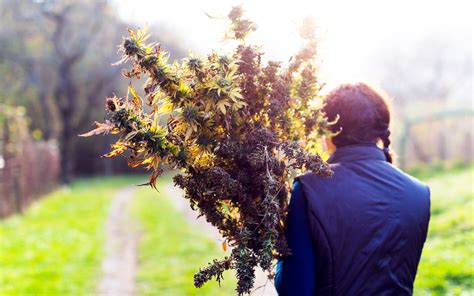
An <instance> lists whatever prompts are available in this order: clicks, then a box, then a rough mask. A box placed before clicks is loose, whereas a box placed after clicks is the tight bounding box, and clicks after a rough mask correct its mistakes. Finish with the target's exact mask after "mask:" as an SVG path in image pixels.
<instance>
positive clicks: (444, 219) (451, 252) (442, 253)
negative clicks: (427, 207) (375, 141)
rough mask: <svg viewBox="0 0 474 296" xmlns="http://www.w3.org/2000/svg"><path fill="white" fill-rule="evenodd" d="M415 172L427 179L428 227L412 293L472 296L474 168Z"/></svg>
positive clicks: (473, 290)
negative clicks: (429, 192)
mask: <svg viewBox="0 0 474 296" xmlns="http://www.w3.org/2000/svg"><path fill="white" fill-rule="evenodd" d="M440 171H443V172H444V173H440ZM415 175H417V176H418V177H420V178H421V179H423V180H426V182H427V183H428V184H429V185H430V189H431V221H430V228H429V234H428V239H427V241H426V244H425V248H424V250H423V254H422V259H421V263H420V266H419V268H418V275H417V278H416V282H415V294H417V295H446V294H450V295H461V294H463V295H472V294H474V282H473V280H474V244H473V243H474V216H473V215H474V188H473V186H474V182H473V181H474V167H473V166H454V167H450V168H448V169H446V168H437V169H435V170H431V173H430V170H429V169H421V170H419V171H418V172H415ZM431 175H433V176H432V177H430V176H431Z"/></svg>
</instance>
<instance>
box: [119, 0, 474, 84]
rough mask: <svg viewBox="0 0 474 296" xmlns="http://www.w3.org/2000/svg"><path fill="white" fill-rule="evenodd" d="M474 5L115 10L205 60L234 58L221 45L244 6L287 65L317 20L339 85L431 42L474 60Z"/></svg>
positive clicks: (160, 5)
mask: <svg viewBox="0 0 474 296" xmlns="http://www.w3.org/2000/svg"><path fill="white" fill-rule="evenodd" d="M471 2H472V3H474V1H461V0H450V1H433V0H432V1H424V0H418V1H416V0H397V1H380V0H379V1H375V0H372V1H369V0H357V1H354V0H346V1H338V0H332V1H329V0H326V1H321V0H290V1H269V0H253V1H230V0H229V1H227V0H199V1H197V0H194V1H193V0H173V1H160V0H114V2H113V3H115V5H116V7H117V10H118V12H119V14H120V15H121V17H122V18H124V19H125V20H126V21H130V22H133V23H135V24H137V25H140V26H143V25H145V24H154V23H158V24H164V25H165V26H166V27H167V28H168V29H171V30H172V32H173V33H174V34H176V38H177V39H179V40H181V41H182V42H183V44H184V47H185V48H189V49H192V50H194V51H197V52H198V53H206V52H208V51H210V50H211V49H217V50H219V49H220V50H226V45H225V44H223V43H222V42H221V39H222V36H223V35H224V30H225V28H226V21H225V20H222V19H219V18H220V17H224V16H225V15H226V14H227V13H228V11H229V10H230V8H231V7H232V6H233V5H238V4H243V5H244V8H245V9H246V11H247V13H248V15H249V16H250V17H251V18H252V20H254V21H255V22H256V23H257V24H258V27H259V29H258V30H257V32H255V33H253V34H252V36H251V38H250V40H249V41H251V42H252V43H254V44H259V45H261V46H262V48H263V51H264V52H265V53H266V58H267V59H277V60H281V61H287V60H288V58H289V57H290V56H291V55H292V54H293V53H295V52H296V51H297V50H298V48H299V45H300V40H299V38H298V24H299V23H300V22H301V20H302V19H303V18H304V17H307V16H311V17H313V18H314V19H315V20H316V23H317V24H318V27H319V29H318V36H319V38H320V40H321V41H320V46H319V53H320V54H319V57H320V59H321V70H320V76H321V79H322V80H323V81H325V82H327V83H328V84H329V85H336V84H339V83H342V82H354V81H368V82H372V81H370V80H374V76H373V75H371V73H370V71H371V70H372V69H373V64H374V63H373V60H376V59H377V55H378V54H379V52H381V50H383V49H384V48H390V47H392V48H397V49H399V50H403V49H404V48H408V49H409V48H410V46H411V45H413V44H415V43H416V42H417V41H419V40H421V39H423V37H424V36H429V35H430V34H431V35H432V36H435V38H436V36H449V38H453V40H454V41H453V42H451V43H450V46H451V47H452V50H451V51H450V52H451V53H452V54H454V55H456V54H458V53H457V51H456V50H457V49H458V48H459V47H462V48H468V49H470V50H471V53H472V47H473V46H472V42H473V41H472V40H473V38H472V36H473V35H472V30H473V27H472V22H473V21H472V13H471V12H472V11H474V8H473V7H472V6H474V5H472V4H471ZM206 14H209V15H212V16H215V17H216V19H210V18H209V17H208V16H207V15H206ZM443 38H445V37H443ZM459 42H461V43H462V46H461V44H460V43H459ZM457 43H459V44H457ZM471 62H472V59H471ZM373 82H375V83H377V81H373Z"/></svg>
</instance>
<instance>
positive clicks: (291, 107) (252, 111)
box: [83, 7, 331, 295]
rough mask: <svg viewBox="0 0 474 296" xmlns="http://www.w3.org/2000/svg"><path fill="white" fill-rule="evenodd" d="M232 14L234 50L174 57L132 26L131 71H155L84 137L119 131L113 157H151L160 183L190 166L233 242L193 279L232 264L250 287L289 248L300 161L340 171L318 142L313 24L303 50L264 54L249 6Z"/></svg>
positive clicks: (134, 160)
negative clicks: (279, 58)
mask: <svg viewBox="0 0 474 296" xmlns="http://www.w3.org/2000/svg"><path fill="white" fill-rule="evenodd" d="M228 18H229V20H230V29H229V31H228V32H227V34H226V36H227V38H228V39H233V40H234V42H235V43H236V44H237V46H236V48H235V50H233V51H232V52H229V53H218V52H214V51H213V52H211V53H210V54H208V55H206V56H195V55H191V56H190V57H188V58H186V59H184V60H182V61H179V62H176V61H175V62H173V63H170V62H169V61H168V54H167V52H165V51H164V50H163V49H162V48H161V46H160V44H158V43H146V42H147V41H146V40H147V38H148V35H147V34H146V32H145V30H138V31H136V32H135V31H133V30H131V29H129V34H130V36H129V37H127V38H124V40H123V43H122V44H121V45H120V50H121V51H122V53H123V58H122V59H121V61H120V63H123V62H130V63H131V68H130V69H129V70H125V71H124V72H123V75H124V76H125V77H127V78H140V77H142V76H144V77H146V82H145V83H144V86H143V88H144V96H143V97H141V96H139V95H138V94H137V92H136V91H135V90H134V88H133V87H132V86H131V85H130V87H129V93H128V94H127V96H126V97H116V96H115V97H111V98H107V99H106V109H107V114H108V115H107V119H106V120H105V122H103V123H97V122H96V126H97V127H96V128H95V129H94V130H92V131H91V132H89V133H87V134H84V135H83V136H91V135H95V134H103V133H112V134H117V135H118V140H117V141H116V143H115V144H113V145H112V151H111V152H110V153H108V154H106V155H105V156H106V157H114V156H117V155H125V156H126V157H127V158H128V160H129V165H130V166H132V167H138V166H145V167H146V168H147V169H148V170H150V172H151V176H150V180H149V183H148V184H149V185H150V186H152V187H154V188H155V189H156V179H157V178H158V177H159V176H160V174H161V173H162V171H163V165H165V164H166V165H168V166H169V165H171V166H173V167H174V168H176V169H179V170H180V171H181V173H180V174H178V175H176V176H175V177H174V179H173V180H174V183H175V185H176V186H178V187H180V188H182V189H183V190H184V192H185V198H186V199H188V200H189V203H190V206H191V208H192V209H194V210H197V211H199V213H200V215H202V216H203V217H205V219H206V220H207V221H208V222H210V223H211V224H212V225H213V226H214V227H216V228H218V229H219V232H220V234H221V235H222V236H223V237H224V239H225V241H224V245H223V246H224V248H227V245H228V246H230V247H231V252H230V255H229V256H228V257H225V258H223V259H220V260H214V261H213V262H211V263H209V265H208V266H207V267H204V268H202V269H200V270H199V271H198V272H197V273H196V274H195V276H194V285H195V286H196V287H201V286H202V285H203V284H204V283H205V282H207V281H209V280H210V279H213V278H214V279H216V280H217V281H219V282H220V280H221V279H222V274H223V272H224V271H225V270H228V269H234V270H235V271H236V276H237V280H238V281H237V288H236V291H237V293H238V294H239V295H241V294H244V293H249V292H250V291H251V289H252V287H253V284H254V279H255V268H256V267H257V266H260V267H261V268H262V269H263V270H265V271H266V272H268V275H269V277H271V276H272V274H271V271H272V268H273V263H274V261H275V259H277V258H280V257H281V256H285V255H288V254H290V252H291V250H289V249H288V246H287V243H286V240H285V235H284V227H285V225H284V221H285V215H286V210H287V205H288V199H289V188H290V185H291V184H290V182H289V179H290V176H291V174H294V173H295V172H297V171H303V170H310V171H312V172H313V173H315V174H318V175H321V176H329V175H331V171H330V169H329V167H328V165H327V164H326V163H325V162H324V161H323V160H322V159H321V157H320V156H319V155H318V154H316V153H314V152H315V151H314V150H315V149H316V148H317V147H318V146H317V143H318V139H319V138H320V136H321V135H322V134H324V133H326V130H327V126H328V125H329V124H331V123H330V122H327V119H326V117H325V114H324V113H323V112H322V111H321V107H322V103H321V97H320V95H319V92H320V90H321V88H322V87H323V85H322V84H321V83H320V82H319V81H318V79H317V77H316V70H317V67H316V59H315V56H316V38H315V34H314V30H313V29H311V28H308V27H311V26H306V27H304V28H303V29H302V31H301V33H302V34H301V35H302V37H303V39H304V46H303V48H302V49H301V51H299V52H298V53H297V54H296V55H295V56H293V57H292V58H291V59H290V61H289V62H288V64H287V65H286V66H283V64H282V63H281V62H275V61H270V62H268V63H263V62H262V55H263V53H262V52H261V51H260V49H259V47H257V46H254V45H250V44H247V43H245V37H246V36H247V35H248V34H249V33H251V31H254V30H255V29H256V25H255V24H254V23H253V22H252V21H250V20H249V19H247V18H246V17H245V15H244V14H243V11H242V8H241V7H234V8H233V9H232V10H231V11H230V13H229V15H228ZM307 25H310V23H309V22H308V23H307Z"/></svg>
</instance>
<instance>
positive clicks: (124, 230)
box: [98, 187, 139, 296]
mask: <svg viewBox="0 0 474 296" xmlns="http://www.w3.org/2000/svg"><path fill="white" fill-rule="evenodd" d="M135 189H136V187H126V188H123V189H121V190H120V191H119V192H117V193H116V195H115V196H114V199H113V201H112V205H111V207H110V212H109V217H108V220H107V225H106V243H105V252H106V257H105V258H104V260H103V262H102V278H101V281H100V284H99V291H98V294H99V295H104V296H131V295H134V293H135V271H136V265H137V244H138V239H139V231H138V226H137V224H136V222H135V221H134V220H133V219H132V218H131V217H130V216H129V214H128V213H127V204H128V202H129V201H130V200H131V198H132V197H133V193H134V192H135Z"/></svg>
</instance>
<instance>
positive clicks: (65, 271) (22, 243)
mask: <svg viewBox="0 0 474 296" xmlns="http://www.w3.org/2000/svg"><path fill="white" fill-rule="evenodd" d="M134 181H137V179H135V178H113V179H100V178H99V179H83V180H79V181H77V182H74V183H73V184H72V186H71V187H70V189H58V190H56V191H54V192H53V193H51V194H49V195H47V196H45V197H44V198H43V199H41V200H40V201H38V202H37V203H36V204H34V205H32V206H31V207H30V208H29V209H28V210H27V211H26V212H25V213H24V214H23V215H16V216H12V217H10V218H8V219H6V220H3V221H0V295H2V296H3V295H48V296H50V295H91V294H92V293H93V292H94V289H95V288H96V284H97V278H98V275H99V272H100V261H101V259H102V257H103V243H104V222H105V220H106V217H107V211H108V206H109V204H110V198H111V197H112V196H113V193H114V191H115V190H117V189H118V188H121V187H122V186H124V185H125V184H130V183H131V182H134Z"/></svg>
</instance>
